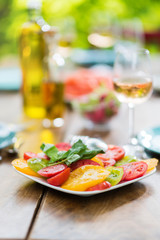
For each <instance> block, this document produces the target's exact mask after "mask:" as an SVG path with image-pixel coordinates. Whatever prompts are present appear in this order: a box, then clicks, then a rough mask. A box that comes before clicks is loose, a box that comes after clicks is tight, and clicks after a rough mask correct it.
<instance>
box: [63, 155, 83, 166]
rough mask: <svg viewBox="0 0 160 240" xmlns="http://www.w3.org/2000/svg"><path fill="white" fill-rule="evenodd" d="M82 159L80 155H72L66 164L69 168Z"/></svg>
mask: <svg viewBox="0 0 160 240" xmlns="http://www.w3.org/2000/svg"><path fill="white" fill-rule="evenodd" d="M80 158H81V157H80V156H79V155H78V154H73V155H70V156H69V157H68V158H67V159H66V161H65V164H66V165H67V166H69V165H70V164H72V163H73V162H76V161H78V160H79V159H80Z"/></svg>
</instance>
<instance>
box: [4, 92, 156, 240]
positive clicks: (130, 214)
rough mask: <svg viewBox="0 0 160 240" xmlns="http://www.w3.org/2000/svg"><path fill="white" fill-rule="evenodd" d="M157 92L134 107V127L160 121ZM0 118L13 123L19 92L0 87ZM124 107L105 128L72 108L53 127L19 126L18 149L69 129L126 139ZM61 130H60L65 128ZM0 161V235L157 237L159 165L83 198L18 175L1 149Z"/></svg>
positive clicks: (35, 239)
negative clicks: (91, 126)
mask: <svg viewBox="0 0 160 240" xmlns="http://www.w3.org/2000/svg"><path fill="white" fill-rule="evenodd" d="M159 105H160V98H159V96H158V95H156V94H154V95H153V96H152V98H151V99H150V100H149V101H148V102H146V103H144V104H141V105H139V106H137V108H136V118H135V125H136V128H135V131H136V132H138V131H140V130H141V129H144V128H147V127H151V126H155V125H159V124H160V111H159ZM0 109H1V113H0V119H1V121H4V122H6V123H11V122H13V123H16V122H18V121H20V119H21V118H22V117H21V116H22V114H21V112H22V107H21V97H20V95H19V94H18V93H10V94H9V93H0ZM127 123H128V111H127V107H126V106H125V105H123V106H122V107H121V110H120V112H119V114H118V116H116V117H115V118H114V119H113V120H112V122H111V124H110V131H109V132H103V133H98V132H92V131H88V130H86V129H84V123H83V121H82V119H80V117H79V116H78V115H77V114H75V113H69V114H68V115H67V120H66V126H65V128H64V129H63V130H62V131H60V130H58V132H57V131H56V132H55V131H54V130H53V131H50V130H47V129H42V127H41V123H40V122H37V124H36V127H35V128H34V130H33V129H29V130H27V131H24V132H21V133H19V135H18V141H22V142H21V143H23V144H22V146H21V148H20V156H22V153H23V151H25V150H31V151H38V148H39V145H40V142H41V141H45V140H48V141H49V140H50V141H52V142H57V141H59V140H66V139H67V138H68V136H69V135H71V134H83V135H84V134H85V135H90V136H97V137H101V138H102V139H103V140H105V141H106V142H107V143H112V144H119V145H122V144H124V143H126V142H127ZM64 130H65V131H64ZM2 154H3V160H2V161H1V162H0V239H1V240H2V239H3V240H5V239H7V240H9V239H16V240H19V239H25V240H28V239H29V240H39V239H43V240H50V239H52V240H71V239H74V240H82V239H83V240H84V239H87V240H90V239H92V240H94V239H96V240H99V239H100V240H103V239H104V240H112V239H114V240H130V239H131V240H143V239H144V240H146V239H154V240H159V239H160V173H159V171H160V167H159V166H158V168H157V172H156V173H155V174H154V175H152V176H151V177H149V178H146V179H144V180H141V181H140V182H137V183H134V184H132V185H129V186H126V187H123V188H120V189H117V190H114V191H110V192H107V193H103V194H99V195H96V196H93V197H88V198H83V197H77V196H71V195H68V194H65V193H61V192H58V191H55V190H51V189H48V188H46V187H43V186H41V185H40V184H37V183H35V182H32V181H31V180H29V179H27V178H25V177H23V176H21V175H19V174H18V173H16V172H15V171H14V169H13V168H12V167H11V164H10V162H11V160H12V158H10V157H8V156H7V155H6V152H5V151H3V152H2Z"/></svg>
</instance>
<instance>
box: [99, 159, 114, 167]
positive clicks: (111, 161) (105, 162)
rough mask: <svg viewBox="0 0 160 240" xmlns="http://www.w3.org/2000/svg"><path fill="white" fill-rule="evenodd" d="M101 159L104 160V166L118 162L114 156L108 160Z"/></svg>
mask: <svg viewBox="0 0 160 240" xmlns="http://www.w3.org/2000/svg"><path fill="white" fill-rule="evenodd" d="M101 160H102V162H103V164H104V167H109V166H114V165H115V163H116V161H115V160H114V159H113V158H111V159H106V160H104V159H101Z"/></svg>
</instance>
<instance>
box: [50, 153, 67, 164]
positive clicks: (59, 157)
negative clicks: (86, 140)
mask: <svg viewBox="0 0 160 240" xmlns="http://www.w3.org/2000/svg"><path fill="white" fill-rule="evenodd" d="M67 156H68V152H66V151H59V152H58V153H57V155H55V156H54V158H51V159H50V161H49V164H50V163H54V162H56V161H60V160H63V159H65V158H67Z"/></svg>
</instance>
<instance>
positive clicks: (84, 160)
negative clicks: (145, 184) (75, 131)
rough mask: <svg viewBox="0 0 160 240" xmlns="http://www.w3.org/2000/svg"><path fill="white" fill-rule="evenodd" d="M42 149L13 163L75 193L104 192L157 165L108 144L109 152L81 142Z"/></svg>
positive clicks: (137, 176)
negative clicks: (90, 147)
mask: <svg viewBox="0 0 160 240" xmlns="http://www.w3.org/2000/svg"><path fill="white" fill-rule="evenodd" d="M40 148H41V150H42V152H41V153H37V154H36V153H32V152H25V153H24V157H23V159H15V160H13V161H12V165H13V166H14V168H15V169H17V170H18V171H20V172H22V173H24V174H27V175H31V176H36V177H42V178H45V179H46V181H47V182H48V183H49V184H51V185H54V186H59V187H61V188H63V189H67V190H72V191H95V190H104V189H107V188H110V187H112V186H115V185H117V184H119V183H121V182H124V181H130V180H133V179H136V178H139V177H142V176H143V175H144V174H146V173H147V172H149V171H151V170H153V169H154V168H155V167H156V166H157V164H158V160H157V159H155V158H151V159H146V160H137V159H136V158H135V157H134V156H128V155H127V156H125V151H124V149H123V148H122V147H119V146H115V145H108V150H107V151H106V152H104V151H103V150H102V149H94V150H93V149H88V148H87V146H86V145H85V144H84V143H83V142H82V141H81V140H78V141H77V142H76V143H74V144H73V145H72V146H71V145H70V144H69V143H58V144H55V145H54V144H45V143H44V144H42V145H41V147H40Z"/></svg>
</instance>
